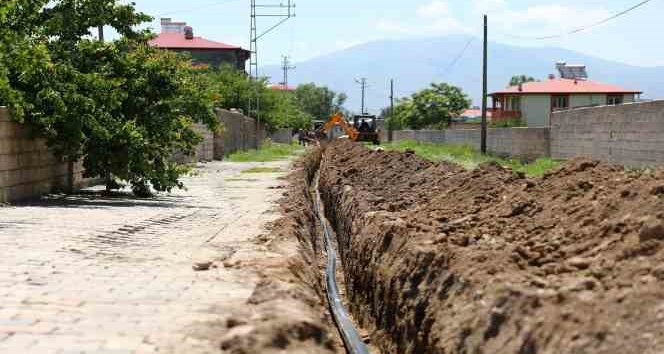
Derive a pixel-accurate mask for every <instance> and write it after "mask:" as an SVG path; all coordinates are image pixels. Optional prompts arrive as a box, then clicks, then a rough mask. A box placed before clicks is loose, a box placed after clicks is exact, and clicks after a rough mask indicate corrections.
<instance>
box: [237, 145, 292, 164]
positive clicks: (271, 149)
mask: <svg viewBox="0 0 664 354" xmlns="http://www.w3.org/2000/svg"><path fill="white" fill-rule="evenodd" d="M302 151H303V149H302V147H301V146H299V145H294V144H278V143H273V142H271V141H269V140H268V141H265V142H264V143H263V146H261V148H260V149H258V150H249V151H240V152H236V153H234V154H231V155H230V156H228V159H227V160H228V161H231V162H268V161H279V160H285V159H287V158H288V157H290V156H292V155H295V154H297V153H300V152H302Z"/></svg>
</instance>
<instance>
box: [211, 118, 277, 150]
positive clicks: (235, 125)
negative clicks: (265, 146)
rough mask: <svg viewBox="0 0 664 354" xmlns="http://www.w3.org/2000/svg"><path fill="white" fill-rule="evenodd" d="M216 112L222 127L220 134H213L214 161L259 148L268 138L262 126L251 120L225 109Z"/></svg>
mask: <svg viewBox="0 0 664 354" xmlns="http://www.w3.org/2000/svg"><path fill="white" fill-rule="evenodd" d="M216 112H217V116H218V117H219V120H220V121H221V123H223V125H224V129H223V132H222V133H216V134H214V139H213V146H214V148H213V157H214V159H216V160H223V159H224V157H225V156H228V155H230V154H232V153H234V152H236V151H241V150H249V149H256V148H258V147H260V142H262V141H263V140H264V139H265V138H267V136H268V135H267V133H266V131H265V127H264V125H263V124H256V121H255V120H254V119H253V118H249V117H246V116H244V115H243V114H242V113H239V112H236V111H228V110H225V109H217V110H216ZM257 135H258V140H257V139H256V136H257ZM257 141H258V145H257V144H256V143H257Z"/></svg>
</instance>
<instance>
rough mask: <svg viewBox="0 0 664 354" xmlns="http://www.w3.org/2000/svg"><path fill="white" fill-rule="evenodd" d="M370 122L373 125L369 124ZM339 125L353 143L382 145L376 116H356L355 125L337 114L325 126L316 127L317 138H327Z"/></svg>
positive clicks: (354, 118)
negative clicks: (361, 142) (362, 142)
mask: <svg viewBox="0 0 664 354" xmlns="http://www.w3.org/2000/svg"><path fill="white" fill-rule="evenodd" d="M368 120H370V121H371V123H368V122H367V121H368ZM337 125H338V126H339V127H341V129H343V131H344V132H345V133H346V136H348V139H350V140H352V141H364V142H371V143H374V145H380V134H379V131H378V126H377V118H376V116H372V115H356V116H354V117H353V124H349V123H348V122H347V121H346V119H345V118H344V116H343V115H342V114H341V113H335V114H334V115H332V117H330V119H329V120H328V121H327V122H325V124H323V125H320V126H318V127H316V136H317V137H319V138H326V137H327V134H328V133H329V132H330V131H331V130H332V129H333V128H334V127H335V126H337Z"/></svg>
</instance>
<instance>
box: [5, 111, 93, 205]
mask: <svg viewBox="0 0 664 354" xmlns="http://www.w3.org/2000/svg"><path fill="white" fill-rule="evenodd" d="M87 182H89V180H85V179H83V166H82V163H80V162H79V163H75V164H69V163H66V162H62V161H61V160H60V159H58V158H56V157H55V156H53V154H51V152H50V151H49V149H48V147H47V146H46V142H45V141H44V140H43V139H33V138H32V137H31V135H30V132H29V130H28V128H27V127H26V126H24V125H22V124H19V123H16V122H13V121H11V120H10V118H9V111H8V110H7V109H6V108H5V107H0V203H11V202H16V201H21V200H25V199H30V198H34V197H38V196H40V195H42V194H44V193H48V192H51V191H52V190H53V189H55V188H57V189H62V190H67V189H69V188H70V184H71V188H73V189H76V188H78V187H81V186H84V185H86V183H87Z"/></svg>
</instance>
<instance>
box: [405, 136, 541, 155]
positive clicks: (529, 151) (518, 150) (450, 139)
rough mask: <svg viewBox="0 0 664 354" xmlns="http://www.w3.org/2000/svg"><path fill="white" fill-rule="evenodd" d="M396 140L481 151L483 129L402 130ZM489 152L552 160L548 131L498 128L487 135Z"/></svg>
mask: <svg viewBox="0 0 664 354" xmlns="http://www.w3.org/2000/svg"><path fill="white" fill-rule="evenodd" d="M393 137H394V140H403V139H411V140H416V141H420V142H431V143H448V144H466V145H471V146H473V147H474V148H476V149H478V150H479V148H480V137H481V132H480V130H479V129H447V130H399V131H395V132H394V134H393ZM487 150H489V152H491V153H494V154H497V155H501V156H511V157H515V158H519V159H522V160H527V161H529V160H534V159H537V158H538V157H543V156H549V129H548V128H496V129H489V130H488V133H487Z"/></svg>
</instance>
